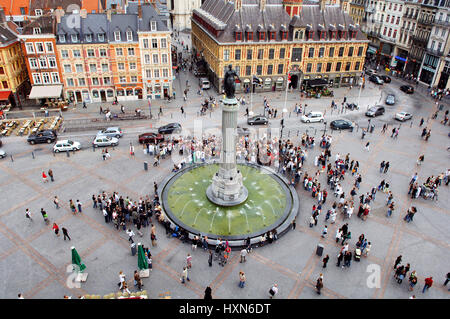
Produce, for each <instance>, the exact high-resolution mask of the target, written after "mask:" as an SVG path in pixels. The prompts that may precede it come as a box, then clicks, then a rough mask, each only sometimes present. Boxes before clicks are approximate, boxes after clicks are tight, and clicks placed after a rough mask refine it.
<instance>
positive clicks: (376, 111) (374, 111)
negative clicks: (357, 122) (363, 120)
mask: <svg viewBox="0 0 450 319" xmlns="http://www.w3.org/2000/svg"><path fill="white" fill-rule="evenodd" d="M384 112H385V109H384V106H380V105H377V106H372V107H371V108H370V109H368V110H367V112H366V116H370V117H375V116H378V115H383V114H384Z"/></svg>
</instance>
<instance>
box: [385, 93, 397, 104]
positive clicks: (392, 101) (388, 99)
mask: <svg viewBox="0 0 450 319" xmlns="http://www.w3.org/2000/svg"><path fill="white" fill-rule="evenodd" d="M386 104H387V105H394V104H395V95H392V94H389V95H388V96H387V97H386Z"/></svg>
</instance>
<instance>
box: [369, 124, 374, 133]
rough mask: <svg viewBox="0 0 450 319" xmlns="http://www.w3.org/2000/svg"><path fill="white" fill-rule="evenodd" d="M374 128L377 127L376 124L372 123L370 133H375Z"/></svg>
mask: <svg viewBox="0 0 450 319" xmlns="http://www.w3.org/2000/svg"><path fill="white" fill-rule="evenodd" d="M374 128H375V125H373V124H372V125H371V126H370V133H373V130H374Z"/></svg>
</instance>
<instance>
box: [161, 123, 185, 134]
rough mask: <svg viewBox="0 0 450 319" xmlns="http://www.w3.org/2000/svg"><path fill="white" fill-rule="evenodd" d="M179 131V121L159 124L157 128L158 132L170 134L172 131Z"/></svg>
mask: <svg viewBox="0 0 450 319" xmlns="http://www.w3.org/2000/svg"><path fill="white" fill-rule="evenodd" d="M180 132H181V124H180V123H170V124H167V125H164V126H161V127H160V128H159V129H158V133H159V134H172V133H180Z"/></svg>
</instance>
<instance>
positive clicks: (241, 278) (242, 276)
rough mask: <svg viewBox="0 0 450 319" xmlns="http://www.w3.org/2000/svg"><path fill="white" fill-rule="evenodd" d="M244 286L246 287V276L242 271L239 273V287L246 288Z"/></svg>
mask: <svg viewBox="0 0 450 319" xmlns="http://www.w3.org/2000/svg"><path fill="white" fill-rule="evenodd" d="M244 285H245V274H244V272H243V271H242V270H241V271H239V287H240V288H244Z"/></svg>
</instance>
